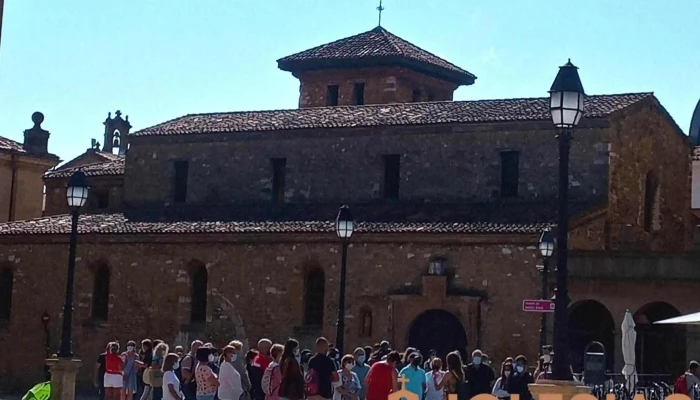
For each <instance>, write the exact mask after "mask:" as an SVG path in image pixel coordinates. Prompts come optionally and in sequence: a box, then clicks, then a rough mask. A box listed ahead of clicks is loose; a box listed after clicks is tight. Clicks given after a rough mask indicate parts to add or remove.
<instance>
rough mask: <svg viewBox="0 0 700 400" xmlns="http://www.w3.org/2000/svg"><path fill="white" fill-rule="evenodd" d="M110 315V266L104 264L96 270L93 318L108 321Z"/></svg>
mask: <svg viewBox="0 0 700 400" xmlns="http://www.w3.org/2000/svg"><path fill="white" fill-rule="evenodd" d="M108 316H109V268H107V266H106V265H102V266H100V267H99V268H97V269H96V270H95V282H94V284H93V288H92V319H94V320H98V321H107V317H108Z"/></svg>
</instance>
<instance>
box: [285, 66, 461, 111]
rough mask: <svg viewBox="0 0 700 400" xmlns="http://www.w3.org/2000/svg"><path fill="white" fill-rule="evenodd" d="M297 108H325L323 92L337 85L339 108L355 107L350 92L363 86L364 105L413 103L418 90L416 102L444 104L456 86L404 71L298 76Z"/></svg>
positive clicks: (383, 69) (368, 70)
mask: <svg viewBox="0 0 700 400" xmlns="http://www.w3.org/2000/svg"><path fill="white" fill-rule="evenodd" d="M297 78H299V81H300V88H299V92H300V93H299V107H325V106H326V105H327V104H326V90H327V87H328V86H329V85H338V105H341V106H348V105H355V103H354V97H353V89H354V87H355V84H356V83H364V84H365V97H364V99H365V104H388V103H410V102H413V91H414V90H420V92H421V97H420V99H419V101H428V100H429V99H432V100H433V101H447V100H452V95H453V93H454V91H455V90H456V89H457V87H456V85H454V84H452V83H449V82H445V81H442V80H440V79H437V78H433V77H429V76H426V75H423V74H420V73H417V72H414V71H410V70H407V69H405V68H398V67H381V68H359V69H347V70H340V69H339V70H329V71H311V72H301V73H298V76H297Z"/></svg>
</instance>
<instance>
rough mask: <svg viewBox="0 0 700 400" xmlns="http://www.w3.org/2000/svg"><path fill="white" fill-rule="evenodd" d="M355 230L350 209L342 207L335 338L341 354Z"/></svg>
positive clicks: (338, 221) (338, 227)
mask: <svg viewBox="0 0 700 400" xmlns="http://www.w3.org/2000/svg"><path fill="white" fill-rule="evenodd" d="M354 229H355V222H354V221H353V219H352V214H351V213H350V207H348V206H342V207H340V211H339V212H338V217H337V218H336V220H335V233H336V234H337V235H338V238H340V245H341V247H342V256H341V264H340V299H339V300H338V330H337V332H336V337H335V346H336V348H337V349H338V352H340V354H345V353H343V342H344V339H345V276H346V275H347V263H348V243H349V241H350V237H351V236H352V231H353V230H354Z"/></svg>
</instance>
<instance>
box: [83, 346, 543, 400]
mask: <svg viewBox="0 0 700 400" xmlns="http://www.w3.org/2000/svg"><path fill="white" fill-rule="evenodd" d="M315 347H316V348H315V350H314V351H313V352H312V351H311V350H308V349H306V350H302V349H301V348H300V345H299V342H298V341H296V340H294V339H289V340H287V342H286V343H285V344H284V345H282V344H273V343H272V342H271V341H270V340H268V339H261V340H260V341H259V342H258V344H257V348H256V349H250V350H248V351H247V352H246V353H245V354H243V353H242V351H243V343H242V342H240V341H237V340H234V341H232V342H230V343H229V344H228V345H226V346H224V347H223V348H217V347H216V346H214V345H213V344H211V343H203V342H202V341H199V340H195V341H194V342H192V344H191V346H190V349H189V351H185V349H184V348H183V347H182V346H176V347H175V348H174V349H173V351H172V352H171V349H170V346H169V345H168V344H166V343H164V342H163V341H161V340H155V341H151V340H149V339H146V340H143V341H142V342H141V346H140V349H137V348H136V343H135V342H134V341H129V342H128V343H127V346H126V351H124V352H121V350H120V345H119V343H117V342H111V343H109V344H108V345H107V348H106V350H105V352H104V353H102V354H100V356H99V357H98V360H97V363H96V365H95V374H94V383H95V387H96V388H98V389H99V392H100V400H304V399H309V400H387V398H388V396H389V394H391V393H394V392H397V391H409V392H411V393H413V394H415V395H416V396H417V397H415V398H418V399H421V400H446V399H447V398H448V395H450V394H456V395H457V396H458V399H459V400H466V399H470V398H472V397H474V396H476V395H479V394H484V393H488V394H493V395H494V396H495V397H497V398H499V399H508V398H509V397H510V395H511V394H518V395H520V399H521V400H531V399H532V395H531V394H530V391H529V389H528V384H530V383H533V382H534V381H535V380H537V379H547V377H548V374H549V373H550V372H551V369H550V368H549V364H550V363H551V358H552V355H553V354H552V353H551V347H545V348H543V356H542V357H540V359H539V362H538V365H537V368H536V369H535V371H534V373H531V372H530V369H529V368H528V360H527V359H526V358H525V357H524V356H522V355H519V356H516V357H508V358H506V359H505V360H504V361H503V362H502V363H501V364H500V368H498V372H496V371H495V370H494V368H493V367H492V365H491V362H490V360H489V357H488V355H486V354H484V353H483V352H481V351H480V350H475V351H474V352H472V354H471V360H470V362H468V363H467V362H466V361H468V360H463V357H462V355H461V353H460V352H459V351H453V352H451V353H449V354H447V355H446V357H445V358H444V360H443V359H441V358H440V357H438V355H437V353H436V352H435V351H434V350H431V351H430V353H429V354H428V355H427V357H426V358H425V359H424V358H423V355H422V354H421V353H420V351H418V350H416V349H414V348H408V349H406V350H405V351H404V352H403V353H399V352H398V351H396V350H392V348H391V345H390V343H389V342H387V341H383V342H381V343H378V344H375V345H374V346H367V347H358V348H356V349H355V350H354V351H353V352H352V353H351V354H345V355H343V354H341V353H340V352H339V351H338V350H337V349H336V348H334V347H333V345H332V344H330V343H329V342H328V340H326V339H325V338H323V337H320V338H318V339H317V340H316V343H315Z"/></svg>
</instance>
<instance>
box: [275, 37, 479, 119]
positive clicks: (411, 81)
mask: <svg viewBox="0 0 700 400" xmlns="http://www.w3.org/2000/svg"><path fill="white" fill-rule="evenodd" d="M277 65H278V67H279V68H280V69H281V70H283V71H288V72H291V73H292V75H294V76H295V77H296V78H298V79H299V81H300V89H299V93H300V95H299V107H325V106H348V105H364V104H388V103H409V102H424V101H448V100H452V98H453V94H454V91H455V90H456V89H457V88H458V87H460V86H463V85H472V84H473V83H474V81H475V80H476V76H474V75H473V74H471V73H470V72H468V71H466V70H464V69H462V68H460V67H458V66H456V65H454V64H452V63H450V62H448V61H445V60H443V59H442V58H440V57H438V56H436V55H434V54H432V53H430V52H427V51H425V50H423V49H421V48H419V47H417V46H415V45H414V44H412V43H409V42H407V41H406V40H404V39H402V38H400V37H398V36H396V35H394V34H392V33H391V32H389V31H387V30H386V29H384V28H382V27H381V26H378V27H376V28H374V29H372V30H371V31H367V32H364V33H360V34H359V35H355V36H350V37H347V38H344V39H340V40H337V41H335V42H332V43H328V44H324V45H321V46H318V47H314V48H312V49H309V50H306V51H302V52H300V53H296V54H293V55H291V56H287V57H284V58H281V59H279V60H277Z"/></svg>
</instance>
